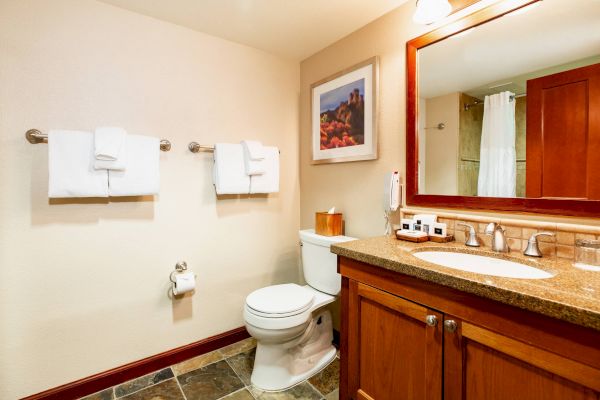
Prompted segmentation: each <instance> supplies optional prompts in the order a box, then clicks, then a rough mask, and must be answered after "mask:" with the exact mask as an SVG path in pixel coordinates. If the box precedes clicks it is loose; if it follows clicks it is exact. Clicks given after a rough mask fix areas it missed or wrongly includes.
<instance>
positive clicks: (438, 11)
mask: <svg viewBox="0 0 600 400" xmlns="http://www.w3.org/2000/svg"><path fill="white" fill-rule="evenodd" d="M451 11H452V6H451V5H450V2H449V1H448V0H418V1H417V10H416V11H415V13H414V15H413V21H415V22H416V23H418V24H425V25H429V24H432V23H434V22H436V21H439V20H440V19H442V18H444V17H446V16H448V15H449V14H450V12H451Z"/></svg>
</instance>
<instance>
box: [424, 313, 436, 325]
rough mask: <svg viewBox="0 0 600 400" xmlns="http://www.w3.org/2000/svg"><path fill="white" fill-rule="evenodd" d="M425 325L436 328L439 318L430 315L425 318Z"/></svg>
mask: <svg viewBox="0 0 600 400" xmlns="http://www.w3.org/2000/svg"><path fill="white" fill-rule="evenodd" d="M425 323H426V324H427V325H428V326H436V325H437V323H438V320H437V317H436V316H435V315H428V316H427V317H425Z"/></svg>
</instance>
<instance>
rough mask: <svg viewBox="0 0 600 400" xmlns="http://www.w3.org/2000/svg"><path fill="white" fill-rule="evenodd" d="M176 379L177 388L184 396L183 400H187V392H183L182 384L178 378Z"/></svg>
mask: <svg viewBox="0 0 600 400" xmlns="http://www.w3.org/2000/svg"><path fill="white" fill-rule="evenodd" d="M174 379H175V383H177V387H178V388H179V390H180V391H181V395H182V396H183V400H187V396H186V395H185V392H184V391H183V388H182V387H181V383H179V379H177V377H175V378H174Z"/></svg>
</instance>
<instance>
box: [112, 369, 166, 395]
mask: <svg viewBox="0 0 600 400" xmlns="http://www.w3.org/2000/svg"><path fill="white" fill-rule="evenodd" d="M167 368H169V369H170V370H171V373H172V374H173V377H172V378H169V379H177V377H176V376H175V373H174V372H173V369H171V367H170V366H169V367H167ZM167 368H161V369H158V370H156V371H154V372H157V371H162V370H163V369H167ZM152 373H153V372H150V373H149V374H146V375H150V374H152ZM146 375H142V376H146ZM139 378H141V376H140V377H139ZM139 378H134V379H130V380H128V381H126V382H123V383H127V382H131V381H134V380H136V379H139ZM169 379H164V380H162V381H160V382H156V383H153V384H151V385H148V386H144V387H143V388H141V389H138V390H136V391H135V392H131V393H127V394H126V395H124V396H121V397H117V389H116V388H117V386H119V385H122V384H123V383H119V385H115V386H113V393H114V398H115V400H118V399H122V398H123V397H127V396H129V395H130V394H134V393H137V392H140V391H142V390H144V389H148V388H150V387H152V386H156V385H158V384H160V383H163V382H166V381H168V380H169Z"/></svg>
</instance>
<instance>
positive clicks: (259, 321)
mask: <svg viewBox="0 0 600 400" xmlns="http://www.w3.org/2000/svg"><path fill="white" fill-rule="evenodd" d="M286 285H290V286H294V288H293V289H291V290H294V291H295V293H300V294H302V295H305V294H304V293H303V292H298V291H297V289H298V288H299V289H303V290H305V291H306V292H308V293H309V296H312V297H311V300H310V301H309V304H308V306H304V307H302V308H299V309H298V310H296V311H292V312H290V311H288V312H287V314H291V315H287V316H286V315H282V314H268V313H264V312H260V311H257V310H255V309H253V308H251V307H250V306H249V305H248V301H246V305H245V307H244V320H245V321H246V323H247V324H250V325H252V326H255V327H257V328H261V329H268V330H270V329H273V330H278V329H290V328H293V327H297V326H300V325H302V324H306V323H307V322H308V320H309V318H310V316H311V314H312V312H313V311H314V310H316V309H318V308H320V307H322V306H324V305H326V304H329V303H331V302H333V301H334V300H335V296H332V295H329V294H327V293H323V292H319V291H318V290H316V289H314V288H312V287H310V286H308V285H306V286H300V285H296V284H294V283H290V284H286ZM275 286H283V285H275ZM271 287H273V286H267V287H266V288H262V289H258V290H256V291H255V292H252V293H251V294H250V295H252V294H253V293H256V292H261V291H263V290H264V289H268V288H271ZM288 289H290V287H288ZM263 293H265V292H263ZM267 293H268V292H267ZM290 293H291V291H290ZM250 295H249V296H248V298H249V297H250ZM251 303H252V304H253V305H255V306H256V307H259V305H258V304H255V303H254V302H252V300H251ZM299 303H300V304H301V303H302V302H299ZM296 304H298V303H296ZM267 307H270V306H265V307H263V308H265V309H267ZM280 307H281V308H280V310H281V309H285V308H286V307H283V306H280ZM290 308H293V307H290ZM269 309H271V310H272V309H273V308H269ZM261 314H263V315H261Z"/></svg>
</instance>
